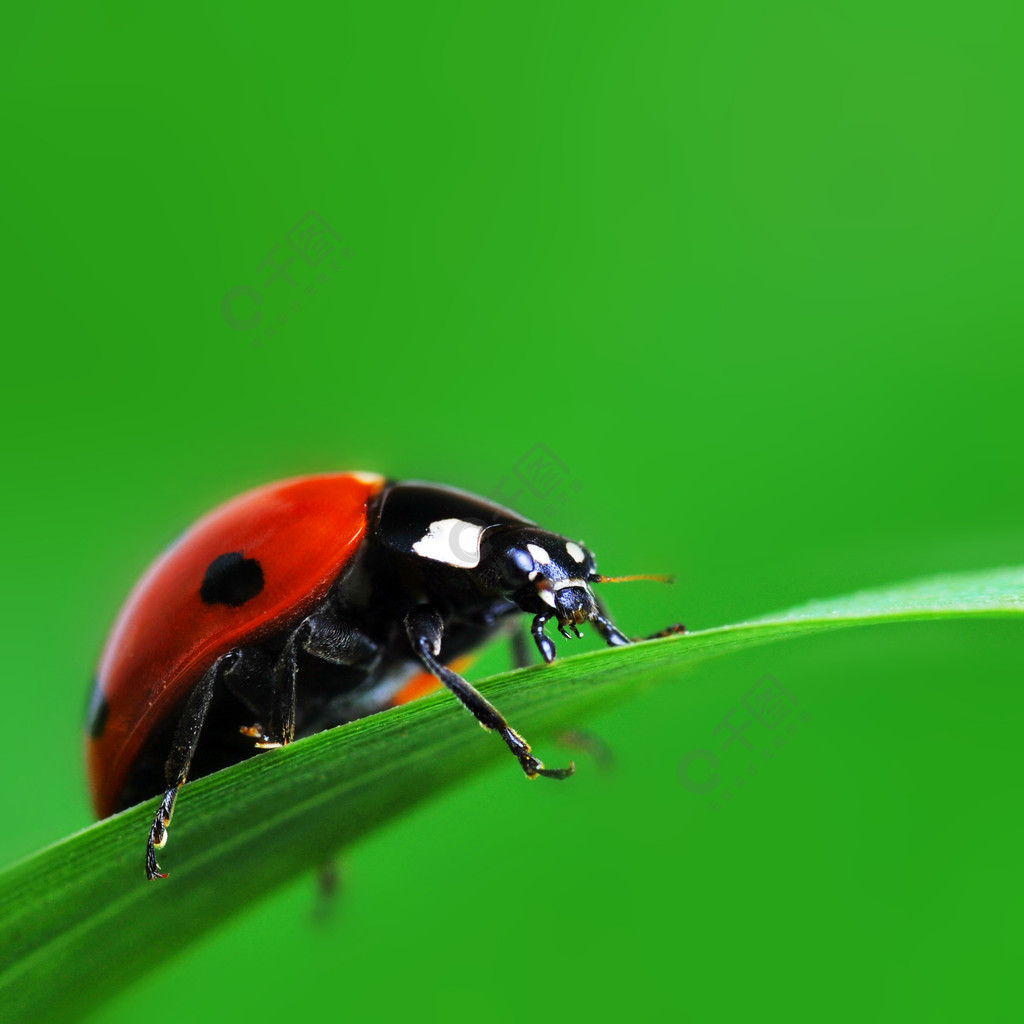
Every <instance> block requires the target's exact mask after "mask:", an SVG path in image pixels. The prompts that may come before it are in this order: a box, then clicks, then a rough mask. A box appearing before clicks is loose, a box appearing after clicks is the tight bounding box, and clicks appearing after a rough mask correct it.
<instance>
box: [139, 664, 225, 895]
mask: <svg viewBox="0 0 1024 1024" xmlns="http://www.w3.org/2000/svg"><path fill="white" fill-rule="evenodd" d="M238 656H239V655H238V652H237V651H231V652H230V653H228V654H225V655H223V656H222V657H220V658H218V659H217V660H216V661H215V662H214V663H213V665H211V666H210V668H209V669H207V671H206V673H205V675H204V676H203V678H202V679H200V680H199V682H198V683H196V685H195V686H194V687H193V689H192V692H191V693H190V694H189V696H188V701H187V702H186V704H185V709H184V711H183V712H182V715H181V719H180V720H179V721H178V727H177V729H176V730H175V732H174V742H173V743H172V745H171V754H170V757H168V758H167V763H166V765H165V766H164V773H165V777H166V782H167V790H166V792H165V793H164V796H163V799H162V800H161V801H160V806H159V808H157V812H156V817H155V818H154V819H153V824H152V826H151V828H150V830H149V839H148V840H147V842H146V878H148V879H149V880H150V881H152V880H153V879H154V878H166V877H167V876H166V875H165V874H163V873H162V872H161V871H160V865H159V864H157V862H156V851H157V850H159V849H161V848H162V847H163V845H164V843H166V842H167V827H168V826H169V825H170V823H171V815H172V814H173V813H174V801H175V799H176V798H177V796H178V790H179V789H180V788H181V786H183V785H184V783H185V780H186V779H187V778H188V770H189V766H190V765H191V764H192V757H193V755H194V754H195V752H196V744H197V743H198V742H199V733H200V732H201V731H202V728H203V722H204V721H205V720H206V713H207V711H209V710H210V701H211V700H212V699H213V691H214V687H215V685H216V683H217V677H218V676H219V675H220V673H221V671H222V670H223V669H224V668H226V667H227V666H228V665H230V664H231V663H232V662H234V661H235V660H236V659H237V658H238Z"/></svg>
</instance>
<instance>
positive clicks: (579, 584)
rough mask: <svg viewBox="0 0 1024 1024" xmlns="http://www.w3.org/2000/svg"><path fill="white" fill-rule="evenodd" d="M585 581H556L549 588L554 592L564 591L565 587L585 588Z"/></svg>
mask: <svg viewBox="0 0 1024 1024" xmlns="http://www.w3.org/2000/svg"><path fill="white" fill-rule="evenodd" d="M586 585H587V581H586V580H556V581H555V582H554V583H552V584H551V586H552V587H553V588H554V589H555V590H564V589H565V588H566V587H586Z"/></svg>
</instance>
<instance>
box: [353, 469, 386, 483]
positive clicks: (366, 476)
mask: <svg viewBox="0 0 1024 1024" xmlns="http://www.w3.org/2000/svg"><path fill="white" fill-rule="evenodd" d="M351 475H352V476H353V477H355V479H356V480H358V481H359V482H360V483H361V484H366V485H367V486H372V485H373V484H380V483H383V482H384V477H382V476H381V475H380V473H361V472H357V473H352V474H351Z"/></svg>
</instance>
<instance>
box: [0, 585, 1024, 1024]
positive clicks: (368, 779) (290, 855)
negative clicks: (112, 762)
mask: <svg viewBox="0 0 1024 1024" xmlns="http://www.w3.org/2000/svg"><path fill="white" fill-rule="evenodd" d="M1021 615H1024V568H1014V569H1001V570H996V571H991V572H985V573H977V574H972V575H961V576H948V577H943V578H939V579H932V580H926V581H922V582H917V583H911V584H908V585H905V586H899V587H892V588H886V589H881V590H877V591H869V592H864V593H860V594H854V595H851V596H848V597H843V598H838V599H835V600H832V601H819V602H814V603H812V604H809V605H804V606H803V607H800V608H796V609H793V610H791V611H787V612H783V613H780V614H776V615H772V616H767V617H765V618H761V619H757V620H754V621H751V622H746V623H741V624H738V625H735V626H724V627H720V628H717V629H711V630H706V631H704V632H700V633H693V634H689V635H687V636H682V637H674V638H671V639H667V640H660V641H656V642H653V643H648V644H638V645H636V646H632V647H624V648H616V649H609V650H603V651H596V652H593V653H589V654H584V655H580V656H578V657H574V658H562V659H559V660H558V661H557V662H556V663H555V664H554V665H551V666H538V667H535V668H530V669H526V670H524V671H521V672H511V673H505V674H503V675H499V676H495V677H493V678H491V679H489V680H487V681H485V682H483V683H481V684H480V689H481V690H482V691H483V692H484V693H485V694H486V695H487V696H488V697H489V698H491V699H492V700H493V701H494V702H495V703H496V704H497V705H498V706H499V707H500V708H501V709H502V710H503V711H505V712H506V714H507V715H508V716H509V718H510V720H511V721H512V722H514V723H515V724H516V725H517V726H519V727H521V728H522V730H523V732H524V733H525V734H526V735H527V736H530V737H531V738H532V737H535V736H540V735H542V734H543V733H544V732H545V731H549V730H551V729H553V728H558V727H562V726H566V725H570V724H574V723H579V722H580V721H581V720H582V719H583V718H584V717H585V716H586V715H588V714H591V713H593V712H594V711H596V710H598V709H600V708H602V707H605V706H607V705H609V704H611V703H614V702H616V701H620V700H622V699H623V698H624V697H625V696H627V695H628V694H629V693H630V692H631V691H633V690H635V689H636V688H637V687H638V686H642V685H648V684H649V683H650V682H652V681H653V680H656V679H658V678H664V677H665V676H668V675H676V676H678V674H679V672H680V670H681V669H682V668H684V667H686V666H688V665H692V664H694V663H696V662H699V661H701V660H704V659H707V658H710V657H715V656H719V655H721V654H724V653H727V652H729V651H731V650H738V649H743V648H748V647H752V646H756V645H759V644H764V643H768V642H771V641H774V640H779V639H784V638H787V637H793V636H796V635H798V634H801V633H811V632H820V631H822V630H829V629H839V628H845V627H849V626H857V625H866V624H871V623H883V622H898V621H906V620H912V619H938V618H954V617H966V616H975V617H977V616H990V617H992V616H1021ZM502 758H503V759H505V760H506V761H507V762H508V770H509V771H518V770H519V769H518V768H517V767H516V766H515V764H514V763H513V761H512V759H511V758H510V757H509V755H508V753H507V752H506V751H505V748H504V745H503V744H502V743H501V742H500V741H499V740H498V739H497V738H496V737H494V736H491V735H487V734H485V733H484V732H483V731H482V730H480V729H478V728H474V727H473V725H472V722H471V721H470V719H469V718H468V716H467V715H466V713H465V712H464V711H463V710H462V709H461V708H460V707H458V705H457V704H456V702H455V700H454V698H452V697H450V696H448V695H447V694H438V695H435V696H433V697H429V698H426V699H424V700H422V701H417V702H415V703H413V704H410V705H406V706H405V707H401V708H397V709H395V710H393V711H389V712H386V713H384V714H381V715H375V716H372V717H371V718H367V719H363V720H362V721H359V722H353V723H351V724H350V725H346V726H342V727H341V728H338V729H332V730H330V731H329V732H325V733H321V734H320V735H318V736H314V737H311V738H310V739H307V740H302V741H300V742H298V743H295V744H293V745H292V746H290V747H287V748H285V749H282V750H277V751H270V752H268V753H266V754H263V755H261V756H259V757H256V758H253V759H252V760H250V761H247V762H245V763H244V764H241V765H236V766H235V767H233V768H230V769H228V770H227V771H224V772H220V773H218V774H216V775H213V776H210V777H208V778H205V779H201V780H199V781H197V782H195V783H192V784H190V785H188V786H186V787H185V788H184V789H183V790H182V793H181V797H180V799H179V801H178V809H177V812H176V815H175V822H174V827H173V829H172V830H171V837H172V838H171V842H170V844H169V846H168V849H167V851H165V856H164V858H162V860H163V863H164V867H165V868H166V869H168V870H169V871H170V872H171V878H170V879H168V880H167V881H166V882H162V883H147V882H145V880H144V879H143V875H142V853H143V844H144V839H145V835H146V831H147V829H148V826H149V822H150V820H151V818H152V815H153V813H154V810H155V806H156V803H155V801H150V802H149V803H147V804H144V805H141V806H139V807H135V808H132V809H131V810H128V811H125V812H124V813H123V814H119V815H117V816H115V817H113V818H109V819H107V820H106V821H103V822H100V823H99V824H96V825H94V826H92V827H91V828H88V829H85V830H84V831H82V832H79V833H77V834H76V835H73V836H70V837H68V838H67V839H64V840H62V841H61V842H59V843H56V844H55V845H53V846H50V847H48V848H47V849H44V850H41V851H40V852H39V853H37V854H35V855H33V856H32V857H30V858H28V859H26V860H24V861H22V862H20V863H18V864H16V865H14V866H13V867H10V868H8V869H7V870H6V871H4V872H3V873H0V1007H2V1016H3V1019H4V1020H11V1021H19V1022H21V1021H32V1020H50V1019H56V1018H57V1017H58V1016H59V1018H60V1019H61V1020H65V1021H67V1020H72V1019H75V1018H76V1017H77V1016H80V1015H81V1014H82V1013H84V1012H85V1011H87V1010H88V1009H90V1008H92V1007H93V1006H94V1005H95V1004H96V1003H97V1002H99V1001H101V1000H102V999H103V998H104V997H105V996H108V995H110V994H111V993H112V992H114V991H116V990H117V989H118V988H120V987H122V986H123V985H124V984H126V982H127V981H128V980H131V979H133V978H135V977H137V976H139V975H141V974H142V973H144V972H145V971H147V970H150V969H151V968H153V967H157V966H159V965H160V963H161V962H162V961H163V960H164V959H165V958H166V957H167V956H169V955H171V954H172V953H174V952H175V951H176V950H178V949H180V948H181V947H182V946H184V945H185V944H186V943H188V942H190V941H191V940H192V939H194V938H196V937H198V936H200V935H201V934H203V933H204V932H206V931H208V930H209V929H210V928H212V927H213V926H214V925H216V924H217V923H219V922H220V921H222V920H224V919H225V918H227V917H228V916H230V915H231V914H233V913H235V912H237V911H239V910H242V909H244V908H245V906H246V905H247V904H248V903H250V902H251V901H253V900H256V899H258V898H259V897H260V895H261V894H263V893H264V892H266V891H267V890H268V889H270V888H272V887H274V886H276V885H278V884H280V883H282V882H284V881H285V880H286V879H288V878H290V877H291V876H293V875H295V874H296V873H298V872H300V871H303V870H305V869H308V868H311V867H314V866H316V865H318V864H320V863H322V862H323V861H325V860H326V859H327V858H328V857H329V856H330V855H332V854H333V853H335V852H337V850H338V849H340V848H341V847H343V846H344V845H346V844H347V843H350V842H352V841H353V840H355V839H357V838H358V837H359V836H361V835H363V834H365V833H366V832H368V831H369V830H370V829H372V828H373V827H374V826H376V825H378V824H380V823H381V822H384V821H386V820H388V819H390V818H392V817H394V816H395V815H398V814H400V813H401V812H402V811H403V810H404V809H405V808H406V807H409V806H411V805H413V804H415V803H417V802H419V801H421V800H422V799H423V798H424V797H426V796H428V795H429V794H431V793H433V792H435V791H437V790H439V789H441V788H443V787H445V786H448V785H450V784H451V783H453V782H455V781H456V780H458V779H460V778H462V777H464V776H465V775H467V774H468V773H470V772H472V771H475V770H477V769H479V768H480V767H481V766H483V765H485V764H488V763H489V762H491V761H495V760H498V759H502ZM540 784H544V783H540Z"/></svg>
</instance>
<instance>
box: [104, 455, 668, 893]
mask: <svg viewBox="0 0 1024 1024" xmlns="http://www.w3.org/2000/svg"><path fill="white" fill-rule="evenodd" d="M630 578H635V577H630ZM611 580H612V578H611V577H605V576H600V575H599V574H598V573H597V569H596V565H595V562H594V557H593V555H591V554H590V552H589V551H587V549H586V548H584V547H583V546H582V545H581V544H578V543H577V542H576V541H572V540H568V539H566V538H565V537H561V536H559V535H558V534H555V533H549V532H548V531H546V530H542V529H541V528H540V527H538V526H537V525H536V524H534V523H532V522H530V521H529V520H527V519H524V518H522V517H521V516H519V515H517V514H516V513H515V512H512V511H510V510H509V509H506V508H501V507H500V506H498V505H495V504H493V503H491V502H489V501H487V500H485V499H483V498H478V497H475V496H474V495H471V494H466V493H464V492H462V491H458V490H454V489H452V488H448V487H440V486H437V485H435V484H425V483H395V482H391V481H387V480H385V479H384V478H383V477H380V476H375V475H371V474H368V473H333V474H323V475H317V476H306V477H300V478H297V479H294V480H285V481H282V482H279V483H274V484H268V485H267V486H265V487H260V488H258V489H256V490H254V491H250V492H248V493H247V494H243V495H241V496H240V497H238V498H235V499H234V500H232V501H229V502H228V503H227V504H225V505H222V506H221V507H220V508H217V509H215V510H214V511H213V512H211V513H209V514H208V515H207V516H205V517H204V518H202V519H200V520H199V522H197V523H196V524H195V525H194V526H193V527H192V528H191V529H190V530H189V531H188V532H187V533H186V534H185V535H184V536H183V537H181V538H180V539H179V540H178V541H177V542H176V543H175V544H174V545H173V546H172V547H171V548H170V549H169V550H167V551H166V552H165V553H164V554H163V555H162V556H161V557H160V558H159V559H158V560H157V561H156V562H155V563H154V564H153V565H152V566H151V567H150V568H149V570H148V571H147V572H146V574H145V575H144V576H143V577H142V579H141V580H140V581H139V583H138V584H137V585H136V587H135V589H134V591H133V592H132V594H131V596H130V597H129V598H128V601H127V602H126V604H125V606H124V607H123V608H122V610H121V612H120V614H119V616H118V618H117V621H116V622H115V624H114V627H113V629H112V631H111V633H110V636H109V638H108V640H107V644H106V647H105V649H104V652H103V656H102V658H101V661H100V666H99V672H98V676H97V679H96V684H95V688H94V690H93V694H92V699H91V701H90V708H89V716H88V723H87V737H86V756H87V760H88V768H89V780H90V784H91V788H92V795H93V803H94V806H95V809H96V813H97V815H98V816H100V817H104V816H106V815H108V814H112V813H114V812H115V811H118V810H122V809H123V808H125V807H130V806H131V805H132V804H135V803H137V802H139V801H140V800H144V799H146V798H148V797H151V796H153V795H154V794H156V793H158V792H161V791H163V799H162V800H161V802H160V807H159V809H158V810H157V813H156V817H155V818H154V820H153V825H152V828H151V829H150V832H149V839H148V842H147V846H146V877H147V878H150V879H152V878H163V877H165V876H164V875H162V874H161V873H160V868H159V866H158V864H157V862H156V853H155V851H156V849H158V848H160V847H162V846H163V845H164V843H165V842H166V840H167V827H168V825H169V824H170V821H171V814H172V812H173V810H174V800H175V796H176V795H177V792H178V789H179V788H180V787H181V786H182V784H183V783H184V782H185V780H186V778H197V777H200V776H202V775H207V774H209V773H210V772H212V771H216V770H217V769H219V768H223V767H226V766H227V765H229V764H234V763H235V762H237V761H241V760H243V759H245V758H246V757H249V756H251V755H252V754H253V753H255V752H256V751H257V750H258V749H260V748H266V747H279V746H282V745H283V744H286V743H289V742H290V741H291V740H293V739H294V738H295V737H296V736H302V735H309V734H311V733H314V732H317V731H319V730H321V729H325V728H328V727H329V726H332V725H339V724H341V723H343V722H349V721H353V720H354V719H357V718H361V717H363V716H365V715H368V714H372V713H374V712H376V711H381V710H384V709H385V708H388V707H392V706H394V705H396V704H401V703H404V702H405V701H407V700H410V699H412V698H413V697H416V696H419V695H420V694H422V693H424V692H426V691H427V690H429V689H431V688H433V687H436V686H438V685H439V684H441V683H443V684H444V685H445V686H447V687H448V688H449V689H450V690H451V691H452V693H454V694H455V696H456V697H458V699H459V700H460V701H461V702H462V704H463V705H464V706H465V707H466V709H467V710H468V711H469V712H470V713H471V714H472V715H473V716H474V717H475V718H476V719H477V721H478V722H479V723H480V724H481V725H483V726H484V727H485V728H487V729H491V730H493V731H494V732H497V733H498V735H499V736H501V738H502V739H503V740H504V741H505V743H506V744H507V745H508V748H509V750H511V751H512V753H513V754H514V755H515V756H516V758H517V759H518V761H519V763H520V765H521V766H522V768H523V771H524V772H525V773H526V774H527V776H528V777H530V778H534V777H536V776H537V775H545V776H547V777H549V778H555V779H564V778H566V777H568V776H569V775H571V774H572V771H573V768H572V765H570V766H569V767H568V768H545V767H544V765H543V763H542V762H541V761H539V760H538V759H537V758H536V757H534V756H533V754H532V753H531V752H530V746H529V744H528V743H527V742H526V740H524V739H523V738H522V736H520V735H519V734H518V733H517V732H516V731H515V729H513V728H512V727H511V726H510V725H509V724H508V722H506V721H505V719H504V718H503V717H502V715H501V712H499V711H498V710H497V708H495V707H493V706H492V705H491V704H490V703H489V702H488V701H487V700H485V699H484V697H483V696H482V695H481V694H479V693H478V692H477V691H476V690H475V689H474V688H473V687H472V686H471V685H470V684H469V683H468V682H466V680H465V679H463V678H462V676H461V675H459V674H458V673H457V672H456V671H455V670H454V668H453V667H452V663H453V662H454V661H455V659H458V658H460V657H461V656H462V655H465V654H466V653H468V652H469V651H471V650H472V649H473V648H475V647H478V646H479V645H480V644H481V643H483V642H484V641H485V640H487V639H489V638H490V637H492V636H494V635H496V634H497V633H498V632H500V631H502V630H504V629H505V628H506V627H507V626H509V625H510V624H511V622H512V618H511V617H512V615H513V614H514V613H516V612H526V613H527V614H528V615H531V616H533V621H532V624H531V627H530V630H531V633H532V635H533V639H534V642H535V643H536V645H537V647H538V649H539V650H540V653H541V655H542V657H543V658H544V660H545V661H546V662H550V661H552V660H553V659H554V657H555V645H554V643H553V642H552V641H551V639H550V638H549V637H548V636H547V635H546V634H545V632H544V627H545V626H546V625H547V623H548V622H549V621H550V620H552V619H554V620H555V622H556V623H557V625H558V629H559V632H560V633H561V634H562V635H563V636H565V637H569V636H570V635H571V634H570V632H569V630H570V629H571V630H572V631H573V632H574V633H575V634H576V635H577V636H579V635H580V632H579V628H578V627H579V625H580V624H581V623H584V622H592V623H593V624H594V626H595V628H596V629H597V631H598V632H599V633H600V634H601V636H602V637H603V638H604V640H605V641H606V642H607V643H608V644H611V645H613V646H614V645H619V644H627V643H630V642H631V641H630V640H629V638H628V637H626V636H624V635H623V634H622V633H621V632H619V630H618V629H616V627H615V626H614V625H613V624H612V622H611V620H610V619H609V618H608V615H607V613H606V612H605V610H604V608H603V607H602V605H601V602H600V601H599V600H598V599H597V598H596V597H595V596H594V593H593V591H592V590H591V584H593V583H601V582H610V581H611ZM682 629H683V627H682V626H671V627H669V628H668V629H666V630H662V631H661V632H660V633H657V634H655V636H665V635H668V634H670V633H676V632H681V631H682ZM424 670H425V671H424ZM253 723H258V724H253ZM253 741H255V743H254V742H253Z"/></svg>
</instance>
